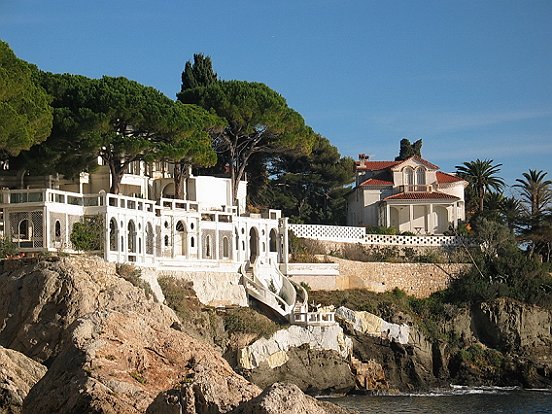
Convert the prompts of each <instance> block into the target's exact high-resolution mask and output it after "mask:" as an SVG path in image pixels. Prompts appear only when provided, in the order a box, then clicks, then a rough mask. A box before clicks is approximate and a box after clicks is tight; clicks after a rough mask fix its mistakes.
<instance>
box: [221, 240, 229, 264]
mask: <svg viewBox="0 0 552 414" xmlns="http://www.w3.org/2000/svg"><path fill="white" fill-rule="evenodd" d="M222 257H224V258H225V259H228V257H229V254H228V237H226V236H224V237H223V238H222Z"/></svg>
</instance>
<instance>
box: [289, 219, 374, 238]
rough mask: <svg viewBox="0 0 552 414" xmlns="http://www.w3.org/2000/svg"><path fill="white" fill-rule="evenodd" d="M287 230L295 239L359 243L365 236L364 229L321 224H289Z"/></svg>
mask: <svg viewBox="0 0 552 414" xmlns="http://www.w3.org/2000/svg"><path fill="white" fill-rule="evenodd" d="M288 228H289V230H291V231H292V232H293V234H295V235H296V236H297V237H304V238H307V239H316V240H326V241H337V242H339V241H344V242H360V241H361V240H362V238H363V237H364V236H365V235H366V229H365V228H364V227H353V226H328V225H323V224H291V223H290V224H289V227H288Z"/></svg>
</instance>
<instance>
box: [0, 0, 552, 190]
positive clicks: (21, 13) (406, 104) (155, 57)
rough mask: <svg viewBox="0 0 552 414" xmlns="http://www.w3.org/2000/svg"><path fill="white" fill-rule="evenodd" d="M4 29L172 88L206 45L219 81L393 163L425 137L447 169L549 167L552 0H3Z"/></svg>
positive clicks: (27, 42) (56, 62)
mask: <svg viewBox="0 0 552 414" xmlns="http://www.w3.org/2000/svg"><path fill="white" fill-rule="evenodd" d="M0 39H2V40H4V41H7V42H8V43H9V44H10V46H11V47H12V49H13V50H14V51H15V53H16V54H17V55H18V56H19V57H20V58H22V59H25V60H27V61H29V62H32V63H35V64H36V65H38V66H39V67H40V68H41V69H43V70H48V71H52V72H70V73H77V74H81V75H86V76H90V77H100V76H102V75H111V76H126V77H128V78H130V79H134V80H136V81H138V82H141V83H143V84H146V85H150V86H154V87H155V88H157V89H159V90H161V91H162V92H164V93H165V94H167V95H168V96H169V97H171V98H174V97H175V94H176V92H178V91H179V89H180V74H181V72H182V69H183V67H184V63H185V62H186V61H187V60H190V59H191V58H192V56H193V54H194V53H197V52H202V53H205V54H207V55H210V56H211V57H212V59H213V63H214V67H215V70H216V71H217V72H218V74H219V78H221V79H240V80H248V81H259V82H264V83H266V84H267V85H269V86H270V87H271V88H273V89H275V90H276V91H278V92H279V93H281V94H282V95H283V96H284V97H285V98H286V99H287V101H288V103H289V105H290V106H291V107H293V108H294V109H295V110H297V111H298V112H300V113H301V114H302V115H303V117H304V118H305V120H306V122H307V123H308V124H309V125H310V126H311V127H312V128H313V129H314V130H316V131H317V132H319V133H321V134H323V135H324V136H326V137H327V138H328V139H330V141H331V142H332V143H333V144H334V145H336V146H337V147H338V148H339V150H340V152H341V153H342V154H343V155H350V156H353V157H355V158H356V156H357V154H358V153H367V154H370V155H371V157H372V158H373V159H379V160H384V159H392V158H394V157H395V156H396V154H397V153H398V149H399V141H400V140H401V139H402V138H404V137H408V138H410V139H411V140H415V139H418V138H422V139H423V141H424V146H423V149H422V153H423V156H424V158H426V159H428V160H430V161H431V162H433V163H436V164H437V165H439V166H440V167H441V169H443V170H444V171H454V166H455V165H458V164H460V163H462V162H464V161H469V160H473V159H476V158H483V159H484V158H490V159H494V161H495V162H496V163H502V164H503V167H502V176H503V177H504V179H505V180H506V181H507V182H508V183H510V184H511V183H513V182H514V180H515V179H516V178H518V177H520V176H521V173H522V172H524V171H527V170H528V169H529V168H532V169H542V170H545V171H549V174H551V175H552V171H551V168H550V165H551V163H550V159H551V158H552V1H550V0H544V1H536V0H535V1H529V0H527V1H520V0H518V1H508V0H503V1H496V0H484V1H481V0H479V1H458V0H455V1H448V0H440V1H411V0H408V1H387V0H386V1H384V0H382V1H377V2H376V1H369V0H354V1H353V0H351V1H347V0H280V1H263V0H247V1H246V0H243V1H240V0H234V1H229V0H220V1H209V0H197V1H196V0H192V1H190V0H186V1H184V0H158V1H145V0H132V1H129V0H110V1H104V0H94V1H85V0H63V1H58V0H50V1H44V0H0ZM508 192H509V190H507V193H508Z"/></svg>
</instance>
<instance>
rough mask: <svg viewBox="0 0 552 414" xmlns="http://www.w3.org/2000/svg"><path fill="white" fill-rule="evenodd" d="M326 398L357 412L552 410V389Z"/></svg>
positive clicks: (525, 413) (511, 413)
mask: <svg viewBox="0 0 552 414" xmlns="http://www.w3.org/2000/svg"><path fill="white" fill-rule="evenodd" d="M329 401H331V402H333V403H335V404H338V405H341V406H342V407H345V408H351V409H353V410H356V411H358V412H359V413H379V414H401V413H405V414H411V413H424V414H437V413H447V414H476V413H477V414H490V413H506V414H518V413H519V414H536V413H539V414H544V413H552V390H550V389H547V390H519V389H513V388H496V387H482V388H467V387H454V388H453V389H451V390H446V391H433V392H428V393H416V394H399V395H394V396H385V397H382V396H366V395H364V396H361V395H354V396H348V397H343V398H332V399H330V400H329Z"/></svg>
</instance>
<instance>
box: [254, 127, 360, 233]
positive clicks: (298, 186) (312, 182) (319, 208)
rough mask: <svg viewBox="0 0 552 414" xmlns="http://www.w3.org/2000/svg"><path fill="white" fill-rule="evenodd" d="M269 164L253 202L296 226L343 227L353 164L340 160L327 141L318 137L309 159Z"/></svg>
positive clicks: (280, 159) (292, 157) (282, 158)
mask: <svg viewBox="0 0 552 414" xmlns="http://www.w3.org/2000/svg"><path fill="white" fill-rule="evenodd" d="M268 164H269V165H268V169H269V175H270V176H269V177H267V180H266V181H267V182H266V183H265V185H264V186H263V188H262V189H261V191H260V192H259V194H258V195H257V199H256V200H252V201H254V202H256V203H257V204H265V205H270V206H271V207H272V208H277V209H281V210H282V213H283V214H284V215H285V216H286V217H289V218H290V219H291V220H293V222H295V223H320V224H343V225H344V224H346V205H345V203H346V201H345V197H344V195H345V192H347V191H348V190H349V189H348V188H346V186H347V185H348V184H351V183H352V182H353V181H354V160H353V159H352V158H350V157H341V156H340V154H339V152H338V150H337V148H336V147H334V146H333V145H332V144H331V143H330V141H329V140H328V139H327V138H325V137H323V136H320V135H318V134H317V135H316V138H315V143H314V145H313V149H312V152H311V153H310V154H309V155H301V154H282V155H280V156H277V157H275V158H274V159H272V160H271V161H270V162H269V163H268ZM265 168H266V167H265ZM261 170H262V168H261ZM260 173H261V171H259V174H257V175H259V176H260V175H261V174H260Z"/></svg>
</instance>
